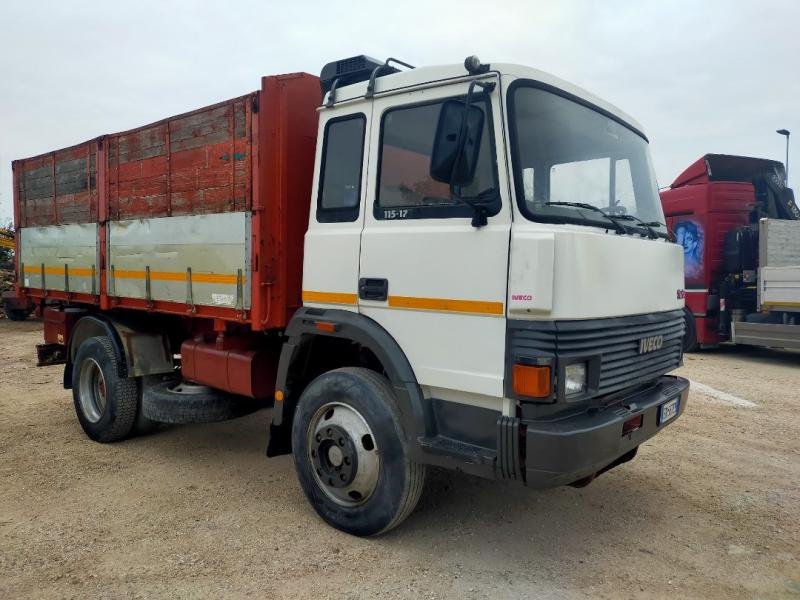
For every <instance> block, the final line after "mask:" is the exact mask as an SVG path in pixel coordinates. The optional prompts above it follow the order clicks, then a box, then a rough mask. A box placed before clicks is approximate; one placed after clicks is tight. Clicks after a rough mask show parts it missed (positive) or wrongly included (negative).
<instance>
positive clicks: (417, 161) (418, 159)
mask: <svg viewBox="0 0 800 600" xmlns="http://www.w3.org/2000/svg"><path fill="white" fill-rule="evenodd" d="M444 102H445V100H439V101H436V102H432V103H428V104H418V105H414V106H407V107H400V108H394V109H391V110H389V111H387V112H386V113H384V115H383V119H382V123H381V127H382V129H381V149H380V150H381V155H380V172H379V175H378V179H379V181H378V190H377V197H376V201H375V207H374V215H375V218H377V219H397V218H406V219H415V218H416V219H420V218H436V217H439V218H447V217H471V216H472V215H473V213H474V211H473V209H472V208H470V207H469V206H466V205H465V204H464V203H463V202H460V201H459V200H458V198H457V197H456V196H460V197H462V198H466V199H468V200H469V201H471V202H473V203H485V204H486V205H487V208H488V209H489V214H490V215H492V214H496V213H497V212H498V210H499V207H500V203H499V196H498V194H497V189H498V186H497V169H496V163H495V153H494V142H493V132H492V128H491V117H490V112H489V110H490V109H489V102H488V100H487V99H486V98H476V99H475V101H474V102H473V106H477V107H478V108H480V109H481V110H482V111H483V112H484V119H483V131H480V132H470V134H471V135H473V136H480V145H479V151H478V160H477V168H476V170H475V176H474V177H473V179H472V181H471V182H469V183H468V184H467V185H463V186H456V188H455V189H454V190H451V189H450V185H449V184H447V183H441V182H439V181H435V180H434V179H433V178H432V177H431V174H430V162H431V154H432V153H433V144H434V140H435V137H436V127H437V123H438V122H439V113H440V112H441V110H442V105H443V104H444Z"/></svg>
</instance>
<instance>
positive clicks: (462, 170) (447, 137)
mask: <svg viewBox="0 0 800 600" xmlns="http://www.w3.org/2000/svg"><path fill="white" fill-rule="evenodd" d="M465 110H466V104H465V103H464V102H461V101H460V100H447V101H446V102H444V104H442V110H441V112H440V113H439V123H438V124H437V126H436V137H435V138H434V140H433V152H432V154H431V178H432V179H434V180H435V181H440V182H442V183H449V184H451V185H464V184H466V183H469V182H470V181H472V179H473V177H474V176H475V168H476V167H477V164H478V152H479V151H480V147H481V135H482V134H483V119H484V116H483V110H481V109H480V108H478V107H477V106H470V108H469V115H467V114H466V113H465ZM465 119H466V127H465V134H464V138H463V139H462V140H461V144H459V139H458V138H459V132H460V131H461V129H462V124H463V122H464V120H465ZM459 145H460V146H461V148H459ZM456 157H459V158H458V165H456V164H455V162H456Z"/></svg>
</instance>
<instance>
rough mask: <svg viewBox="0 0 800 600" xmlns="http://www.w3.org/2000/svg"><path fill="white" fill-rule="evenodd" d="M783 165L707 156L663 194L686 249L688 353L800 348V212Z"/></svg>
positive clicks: (669, 218)
mask: <svg viewBox="0 0 800 600" xmlns="http://www.w3.org/2000/svg"><path fill="white" fill-rule="evenodd" d="M785 181H786V175H785V170H784V166H783V164H782V163H780V162H777V161H773V160H767V159H761V158H750V157H746V156H730V155H725V154H706V155H705V156H703V157H702V158H699V159H698V160H697V161H695V162H694V163H692V164H691V165H690V166H689V167H688V168H687V169H686V170H685V171H683V173H681V174H680V175H678V177H677V178H676V179H675V181H673V182H672V185H670V187H669V189H666V190H664V191H662V192H661V202H662V205H663V208H664V216H665V217H666V219H667V225H668V226H669V228H670V230H671V231H672V232H673V233H674V235H675V237H676V241H677V242H678V243H679V244H681V245H682V246H683V249H684V274H685V283H686V289H685V293H686V307H685V317H686V335H685V338H684V350H685V351H689V350H693V349H696V348H698V347H700V348H707V347H714V346H717V345H718V344H720V343H721V342H734V343H741V344H748V345H757V346H766V347H781V348H787V347H789V348H797V347H800V326H798V325H797V321H796V315H797V314H798V311H800V302H798V297H797V296H798V293H799V291H800V280H798V278H797V276H798V273H800V267H798V265H800V260H798V259H799V258H800V221H798V219H800V211H798V208H797V205H796V204H795V201H794V194H793V192H792V190H791V189H790V188H788V187H787V186H786V183H785Z"/></svg>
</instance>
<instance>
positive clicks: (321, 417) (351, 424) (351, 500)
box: [306, 402, 380, 507]
mask: <svg viewBox="0 0 800 600" xmlns="http://www.w3.org/2000/svg"><path fill="white" fill-rule="evenodd" d="M306 441H307V444H306V448H307V453H308V460H309V462H310V463H311V469H312V472H313V474H314V479H315V481H316V483H317V485H318V486H319V488H320V489H321V490H322V491H323V492H324V493H325V495H326V496H327V497H328V498H330V499H331V500H333V501H334V502H335V503H336V504H339V505H341V506H348V507H352V506H358V505H360V504H363V503H364V502H366V501H367V500H368V499H369V498H370V496H372V494H373V492H374V491H375V489H376V488H377V487H378V479H379V476H380V454H379V452H378V446H377V443H376V441H375V435H374V434H373V433H372V430H371V429H370V427H369V425H368V424H367V421H366V420H365V419H364V417H363V416H361V413H359V412H358V411H357V410H355V409H354V408H353V407H352V406H349V405H347V404H343V403H341V402H328V403H327V404H324V405H323V406H321V407H320V408H319V409H318V410H317V411H316V412H315V413H314V416H313V417H312V418H311V422H310V423H309V426H308V436H307V440H306Z"/></svg>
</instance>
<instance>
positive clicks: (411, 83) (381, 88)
mask: <svg viewBox="0 0 800 600" xmlns="http://www.w3.org/2000/svg"><path fill="white" fill-rule="evenodd" d="M489 71H490V72H496V73H500V75H501V77H503V78H510V79H529V80H532V81H535V82H538V83H542V84H545V85H547V86H550V87H552V88H556V89H558V90H560V91H563V92H566V93H567V94H569V95H571V96H574V97H576V98H578V99H580V100H582V101H584V102H587V103H589V104H592V105H594V106H596V107H598V108H600V109H602V110H604V111H606V112H608V113H610V114H611V115H613V116H614V117H616V118H617V119H619V120H620V121H623V122H624V123H627V124H628V125H630V126H631V127H633V128H634V129H636V130H638V131H640V132H642V133H643V132H644V128H643V127H642V126H641V124H640V123H639V122H638V121H636V120H635V119H634V118H633V117H631V116H630V115H629V114H627V113H626V112H624V111H622V110H620V109H619V108H617V107H616V106H614V105H613V104H611V103H609V102H606V101H605V100H603V99H602V98H599V97H597V96H595V95H594V94H592V93H591V92H588V91H586V90H584V89H583V88H581V87H579V86H577V85H574V84H572V83H570V82H568V81H565V80H563V79H561V78H559V77H556V76H554V75H551V74H550V73H546V72H544V71H540V70H538V69H534V68H531V67H526V66H524V65H517V64H511V63H491V65H489ZM472 77H473V75H470V73H469V72H467V70H466V68H465V67H464V65H463V64H448V65H435V66H428V67H417V68H414V69H407V70H404V71H398V72H395V73H390V74H387V75H382V76H380V77H378V78H377V79H376V80H375V89H374V94H375V95H376V96H381V95H384V94H388V93H397V92H400V91H402V90H405V89H408V88H414V87H417V86H422V85H426V84H436V83H445V82H449V81H451V80H458V79H462V78H463V79H465V80H468V79H471V78H472ZM478 77H481V75H478ZM503 83H504V85H506V84H507V83H510V81H509V82H506V81H504V82H503ZM367 86H368V82H367V81H360V82H358V83H353V84H350V85H346V86H342V87H341V88H338V89H337V90H336V93H335V98H334V99H335V103H336V104H339V103H342V102H346V101H353V100H360V99H364V98H365V95H366V93H367ZM329 93H330V92H328V93H326V94H325V96H324V98H323V105H324V104H325V103H326V102H327V101H328V96H329Z"/></svg>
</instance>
